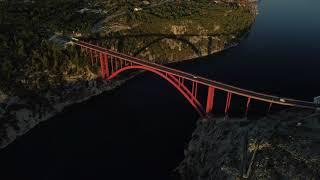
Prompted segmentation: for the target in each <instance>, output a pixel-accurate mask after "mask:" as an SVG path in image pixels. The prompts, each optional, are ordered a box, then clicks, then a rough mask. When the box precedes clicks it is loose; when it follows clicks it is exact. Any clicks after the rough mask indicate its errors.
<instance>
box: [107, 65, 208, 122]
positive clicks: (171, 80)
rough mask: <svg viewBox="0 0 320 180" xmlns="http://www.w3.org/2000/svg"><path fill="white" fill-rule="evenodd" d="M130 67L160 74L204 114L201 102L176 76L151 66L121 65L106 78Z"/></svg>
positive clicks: (111, 77) (113, 76) (109, 78)
mask: <svg viewBox="0 0 320 180" xmlns="http://www.w3.org/2000/svg"><path fill="white" fill-rule="evenodd" d="M131 69H142V70H146V71H149V72H152V73H154V74H156V75H158V76H160V77H161V78H163V79H165V80H167V81H168V82H169V83H170V84H171V85H173V87H175V88H176V89H177V90H178V91H179V92H180V93H181V94H182V95H183V96H184V97H185V98H186V99H187V100H188V102H189V103H190V104H191V105H192V106H193V107H194V109H195V110H196V111H197V112H198V113H199V114H200V115H201V116H204V115H205V111H204V109H203V107H202V105H201V103H200V102H199V101H198V100H197V98H196V97H194V95H193V94H192V93H191V92H190V90H189V89H188V88H187V87H186V86H185V85H184V84H182V83H180V81H179V80H178V79H177V78H176V77H174V76H172V75H169V74H166V73H163V72H160V71H158V70H156V69H153V68H151V67H146V66H140V65H132V66H126V67H123V68H121V69H119V70H117V71H115V72H113V73H112V74H111V75H110V76H109V77H108V80H111V79H113V78H115V77H116V76H118V75H119V74H120V73H122V72H124V71H127V70H131Z"/></svg>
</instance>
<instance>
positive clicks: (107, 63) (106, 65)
mask: <svg viewBox="0 0 320 180" xmlns="http://www.w3.org/2000/svg"><path fill="white" fill-rule="evenodd" d="M104 68H105V72H104V73H105V77H106V78H109V76H110V72H109V62H108V54H104Z"/></svg>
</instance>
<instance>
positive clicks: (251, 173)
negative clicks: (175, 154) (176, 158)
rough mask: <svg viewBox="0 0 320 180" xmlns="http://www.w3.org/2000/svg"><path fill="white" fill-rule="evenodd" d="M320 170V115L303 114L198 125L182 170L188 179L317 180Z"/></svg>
mask: <svg viewBox="0 0 320 180" xmlns="http://www.w3.org/2000/svg"><path fill="white" fill-rule="evenodd" d="M319 169H320V113H319V112H313V111H308V110H299V109H288V110H284V111H282V112H279V113H275V114H271V115H268V116H267V117H264V118H261V119H252V120H247V119H227V120H224V119H223V118H221V119H219V118H213V117H211V118H208V119H204V120H202V121H199V123H198V125H197V128H196V130H195V131H194V133H193V135H192V139H191V141H190V143H189V146H188V148H187V149H186V150H185V159H184V161H183V162H182V163H181V164H180V166H179V167H178V168H177V170H178V171H179V172H180V174H181V176H182V179H184V180H195V179H197V180H199V179H201V180H212V179H230V180H231V179H270V180H271V179H297V180H304V179H306V180H307V179H308V180H316V179H319V177H320V170H319Z"/></svg>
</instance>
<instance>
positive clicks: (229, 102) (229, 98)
mask: <svg viewBox="0 0 320 180" xmlns="http://www.w3.org/2000/svg"><path fill="white" fill-rule="evenodd" d="M231 98H232V93H230V92H228V95H227V102H226V108H225V110H224V112H225V114H228V112H229V109H230V104H231Z"/></svg>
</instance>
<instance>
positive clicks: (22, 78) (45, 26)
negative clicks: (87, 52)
mask: <svg viewBox="0 0 320 180" xmlns="http://www.w3.org/2000/svg"><path fill="white" fill-rule="evenodd" d="M84 6H85V1H83V0H79V1H73V0H55V1H34V2H33V1H30V2H27V1H25V2H23V1H4V2H0V12H1V14H0V56H1V61H0V82H1V84H0V87H1V89H7V88H9V87H15V86H22V85H23V86H25V88H31V89H34V90H35V89H38V90H40V89H43V88H45V87H46V88H47V87H48V86H49V85H55V84H56V83H57V82H60V83H61V80H62V79H63V78H62V73H65V74H75V73H78V72H79V71H80V70H81V69H82V68H83V67H84V66H85V63H84V58H83V57H82V56H81V55H80V54H79V53H78V52H77V50H76V49H74V48H72V47H68V48H64V47H62V46H61V45H60V46H59V45H55V44H53V43H49V42H48V39H49V38H50V36H52V35H53V34H54V33H55V32H61V33H72V32H73V31H75V32H81V33H88V32H89V31H90V27H91V26H93V24H94V23H95V22H96V21H97V20H98V19H99V18H101V16H99V15H97V14H92V13H83V14H81V13H78V12H77V11H78V10H79V9H81V8H83V7H84Z"/></svg>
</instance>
